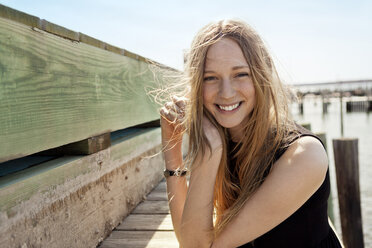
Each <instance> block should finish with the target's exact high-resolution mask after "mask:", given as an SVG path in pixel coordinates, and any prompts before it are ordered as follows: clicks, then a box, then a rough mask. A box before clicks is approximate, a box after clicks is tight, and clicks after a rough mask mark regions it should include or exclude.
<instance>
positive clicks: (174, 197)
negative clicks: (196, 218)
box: [160, 98, 187, 241]
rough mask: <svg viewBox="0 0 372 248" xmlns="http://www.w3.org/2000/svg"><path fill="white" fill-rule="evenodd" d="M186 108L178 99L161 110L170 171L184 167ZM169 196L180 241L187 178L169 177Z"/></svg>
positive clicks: (174, 226) (164, 149)
mask: <svg viewBox="0 0 372 248" xmlns="http://www.w3.org/2000/svg"><path fill="white" fill-rule="evenodd" d="M184 106H185V102H184V100H182V99H178V98H177V99H174V101H173V102H170V103H167V104H166V105H165V106H164V107H163V108H162V109H161V110H160V114H161V130H162V145H163V154H164V160H165V167H166V169H168V170H176V169H177V168H181V169H182V168H183V167H184V166H183V158H182V133H183V128H182V126H181V121H182V119H181V118H182V115H180V112H182V111H183V109H182V108H184ZM167 194H168V203H169V210H170V213H171V217H172V224H173V228H174V232H175V234H176V237H177V239H178V241H179V240H180V226H181V218H182V213H183V208H184V205H185V199H186V194H187V180H186V177H185V176H184V177H175V176H171V177H168V178H167Z"/></svg>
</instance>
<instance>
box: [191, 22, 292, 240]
mask: <svg viewBox="0 0 372 248" xmlns="http://www.w3.org/2000/svg"><path fill="white" fill-rule="evenodd" d="M222 38H230V39H232V40H234V41H235V42H236V43H237V44H238V45H239V46H240V48H241V49H242V52H243V55H244V57H245V58H246V60H247V63H248V65H249V68H250V71H251V77H252V81H253V84H254V88H255V92H256V103H255V107H254V109H253V111H252V113H251V116H250V118H249V120H248V121H247V122H246V123H245V125H244V136H243V137H241V139H240V141H239V142H238V144H239V145H238V146H236V147H229V144H230V142H229V139H230V136H229V134H228V131H227V129H226V128H224V127H222V126H220V125H219V124H218V123H217V121H216V120H215V119H214V118H213V116H212V115H211V114H210V113H209V112H208V110H207V109H206V108H204V106H203V97H202V88H203V77H204V66H205V59H206V55H207V52H208V48H209V47H210V46H211V45H213V44H215V43H216V42H217V41H219V40H220V39H222ZM185 77H186V78H187V81H188V83H189V88H188V89H189V92H188V95H189V99H190V103H189V104H188V108H187V111H186V113H187V114H186V123H185V125H186V130H187V133H188V135H189V152H188V159H189V161H191V163H193V161H194V160H195V158H196V156H197V155H198V153H199V152H202V153H203V154H204V152H205V147H206V146H207V147H209V149H210V144H209V143H208V140H207V139H206V137H205V135H204V133H203V128H202V119H203V118H202V117H203V115H205V116H206V117H207V118H208V119H209V120H210V121H211V122H212V124H213V125H214V126H216V128H217V129H218V131H219V133H220V134H221V137H222V140H223V155H222V159H221V162H220V166H219V170H218V173H217V178H216V184H215V190H214V202H213V203H214V207H215V217H216V221H215V228H214V231H215V235H218V234H219V233H220V232H221V230H223V228H224V227H225V226H226V225H227V224H228V223H229V222H230V221H231V220H232V219H233V218H234V217H235V216H236V215H237V214H238V213H239V211H240V210H241V209H242V207H243V205H244V204H245V202H247V200H248V199H249V198H250V197H251V196H252V194H253V193H254V192H255V191H256V190H257V188H258V187H259V186H260V185H261V183H262V182H263V180H264V177H265V173H266V172H267V170H268V169H269V168H270V167H271V165H272V163H273V162H274V155H275V152H276V151H277V150H278V149H279V148H280V147H281V146H282V145H283V144H284V143H285V140H286V139H289V138H290V137H289V136H290V135H289V134H290V132H291V131H293V130H294V129H295V127H294V123H293V121H292V119H291V118H290V116H289V114H288V102H287V99H288V94H287V90H286V89H285V88H284V86H283V84H282V82H281V81H280V79H279V76H278V74H277V71H276V69H275V66H274V63H273V61H272V58H271V57H270V55H269V53H268V51H267V49H266V47H265V45H264V43H263V41H262V40H261V38H260V37H259V35H258V34H257V33H256V32H255V31H254V30H253V29H252V28H251V27H250V26H248V25H247V24H245V23H244V22H242V21H239V20H222V21H219V22H216V23H210V24H208V25H207V26H205V27H204V28H202V29H201V30H200V31H199V32H198V33H197V35H196V37H195V38H194V40H193V42H192V45H191V49H190V51H189V53H188V56H187V60H186V64H185ZM228 150H234V151H235V153H234V154H235V155H234V156H235V159H236V164H237V168H238V177H239V182H240V183H239V184H235V183H234V182H233V181H232V175H231V172H230V170H229V167H228V162H229V161H228Z"/></svg>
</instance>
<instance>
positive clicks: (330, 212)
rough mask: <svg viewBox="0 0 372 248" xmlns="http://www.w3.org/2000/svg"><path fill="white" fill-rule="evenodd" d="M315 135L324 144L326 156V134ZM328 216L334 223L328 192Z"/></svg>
mask: <svg viewBox="0 0 372 248" xmlns="http://www.w3.org/2000/svg"><path fill="white" fill-rule="evenodd" d="M315 135H316V136H318V137H319V138H320V140H321V141H322V143H323V144H324V149H325V150H326V152H327V154H328V146H327V136H326V133H325V132H319V133H315ZM328 216H329V218H330V219H331V221H332V223H334V222H335V217H334V213H333V200H332V191H330V192H329V197H328Z"/></svg>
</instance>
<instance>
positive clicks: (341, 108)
mask: <svg viewBox="0 0 372 248" xmlns="http://www.w3.org/2000/svg"><path fill="white" fill-rule="evenodd" d="M340 124H341V137H344V112H343V107H342V91H341V92H340Z"/></svg>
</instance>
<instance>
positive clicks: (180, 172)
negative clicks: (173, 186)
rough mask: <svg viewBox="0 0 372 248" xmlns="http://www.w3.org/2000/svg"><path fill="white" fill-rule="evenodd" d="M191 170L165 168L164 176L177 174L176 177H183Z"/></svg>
mask: <svg viewBox="0 0 372 248" xmlns="http://www.w3.org/2000/svg"><path fill="white" fill-rule="evenodd" d="M188 171H189V170H188V169H182V170H181V169H176V170H167V169H165V170H164V176H165V177H171V176H176V177H183V176H185V175H186V174H187V172H188Z"/></svg>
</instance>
